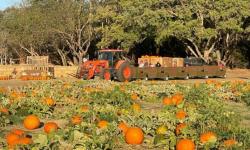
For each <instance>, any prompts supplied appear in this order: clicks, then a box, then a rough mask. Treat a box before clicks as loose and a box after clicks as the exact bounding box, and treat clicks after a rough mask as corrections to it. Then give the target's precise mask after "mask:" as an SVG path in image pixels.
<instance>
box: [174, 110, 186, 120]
mask: <svg viewBox="0 0 250 150" xmlns="http://www.w3.org/2000/svg"><path fill="white" fill-rule="evenodd" d="M186 116H187V113H186V112H185V111H184V110H179V111H178V112H177V113H176V118H177V119H180V120H183V119H185V118H186Z"/></svg>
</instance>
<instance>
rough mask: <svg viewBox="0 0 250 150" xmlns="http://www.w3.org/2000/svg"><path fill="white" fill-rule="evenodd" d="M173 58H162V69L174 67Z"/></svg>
mask: <svg viewBox="0 0 250 150" xmlns="http://www.w3.org/2000/svg"><path fill="white" fill-rule="evenodd" d="M172 62H173V58H172V57H163V58H162V64H161V66H162V67H172V66H173V63H172Z"/></svg>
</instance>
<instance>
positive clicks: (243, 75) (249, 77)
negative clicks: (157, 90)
mask: <svg viewBox="0 0 250 150" xmlns="http://www.w3.org/2000/svg"><path fill="white" fill-rule="evenodd" d="M226 75H227V77H226V78H213V80H218V81H232V80H245V81H250V69H233V70H230V69H228V70H227V73H226ZM58 80H67V81H74V80H77V79H75V78H67V79H65V78H61V79H58ZM170 81H176V82H178V83H195V82H205V79H190V80H181V79H180V80H170ZM36 82H41V81H22V80H2V81H0V87H20V86H25V85H28V84H30V83H36ZM44 82H46V81H44ZM165 82H169V81H165Z"/></svg>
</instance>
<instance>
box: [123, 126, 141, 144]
mask: <svg viewBox="0 0 250 150" xmlns="http://www.w3.org/2000/svg"><path fill="white" fill-rule="evenodd" d="M143 139H144V134H143V131H142V129H141V128H138V127H131V128H128V130H127V132H126V134H125V141H126V143H127V144H142V142H143Z"/></svg>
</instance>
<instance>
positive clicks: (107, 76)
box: [100, 69, 111, 80]
mask: <svg viewBox="0 0 250 150" xmlns="http://www.w3.org/2000/svg"><path fill="white" fill-rule="evenodd" d="M100 77H101V78H102V79H104V80H111V73H110V71H109V70H108V69H102V70H101V72H100Z"/></svg>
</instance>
